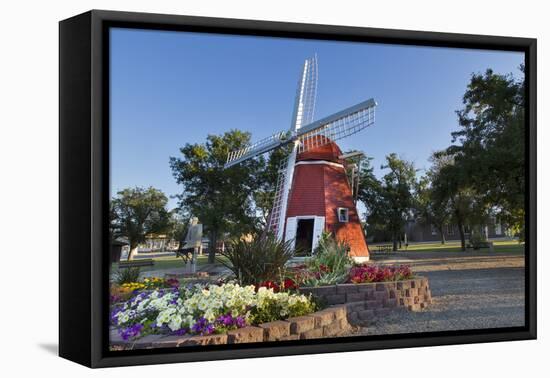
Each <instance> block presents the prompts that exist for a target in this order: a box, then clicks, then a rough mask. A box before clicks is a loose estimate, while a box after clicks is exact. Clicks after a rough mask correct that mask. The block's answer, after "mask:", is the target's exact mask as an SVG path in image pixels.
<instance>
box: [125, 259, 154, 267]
mask: <svg viewBox="0 0 550 378" xmlns="http://www.w3.org/2000/svg"><path fill="white" fill-rule="evenodd" d="M152 265H155V262H154V260H153V259H139V260H129V261H121V262H119V263H118V268H119V269H120V268H135V267H142V266H152Z"/></svg>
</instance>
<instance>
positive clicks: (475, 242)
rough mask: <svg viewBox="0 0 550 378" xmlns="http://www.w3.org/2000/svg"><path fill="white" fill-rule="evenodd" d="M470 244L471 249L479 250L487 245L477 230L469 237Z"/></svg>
mask: <svg viewBox="0 0 550 378" xmlns="http://www.w3.org/2000/svg"><path fill="white" fill-rule="evenodd" d="M470 244H471V246H472V248H473V249H476V250H477V249H480V248H482V247H484V246H485V245H486V244H487V239H486V238H485V236H484V235H483V234H482V233H481V232H479V231H478V230H474V231H473V232H472V235H471V236H470Z"/></svg>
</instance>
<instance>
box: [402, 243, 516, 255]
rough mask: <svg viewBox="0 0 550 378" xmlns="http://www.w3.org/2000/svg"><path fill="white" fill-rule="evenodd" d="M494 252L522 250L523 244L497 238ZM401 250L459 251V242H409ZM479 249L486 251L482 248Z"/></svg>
mask: <svg viewBox="0 0 550 378" xmlns="http://www.w3.org/2000/svg"><path fill="white" fill-rule="evenodd" d="M493 244H494V248H495V252H523V250H524V248H525V245H524V244H519V243H518V242H517V241H516V240H499V241H494V242H493ZM399 251H401V252H405V251H406V252H438V251H440V252H461V249H460V242H459V241H451V242H446V243H445V244H441V242H434V243H417V244H409V247H408V248H407V249H406V250H405V248H402V249H400V250H399ZM481 251H487V249H485V248H483V249H481Z"/></svg>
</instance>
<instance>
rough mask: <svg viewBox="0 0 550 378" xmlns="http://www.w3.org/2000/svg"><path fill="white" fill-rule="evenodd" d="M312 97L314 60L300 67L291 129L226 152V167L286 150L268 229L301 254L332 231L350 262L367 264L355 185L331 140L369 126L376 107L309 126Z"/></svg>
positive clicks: (365, 105) (367, 104)
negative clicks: (347, 247)
mask: <svg viewBox="0 0 550 378" xmlns="http://www.w3.org/2000/svg"><path fill="white" fill-rule="evenodd" d="M316 95H317V57H316V56H315V57H313V58H310V59H307V60H306V61H305V62H304V66H303V69H302V73H301V75H300V79H299V81H298V89H297V92H296V100H295V104H294V112H293V115H292V124H291V126H290V130H289V131H282V132H279V133H276V134H274V135H272V136H270V137H268V138H265V139H263V140H260V141H258V142H256V143H254V144H252V145H250V146H247V147H245V148H243V149H240V150H237V151H233V152H231V153H229V155H228V157H227V162H226V164H225V168H229V167H231V166H233V165H236V164H239V163H241V162H243V161H245V160H248V159H252V158H254V157H256V156H258V155H261V154H264V153H267V152H269V151H272V150H274V149H276V148H281V147H284V146H287V145H291V146H292V147H291V149H292V150H291V152H290V154H289V156H288V158H287V159H286V160H285V161H284V162H283V163H282V164H281V168H280V170H279V176H278V179H277V186H276V190H275V199H274V204H273V209H272V210H271V212H270V215H269V219H268V228H269V229H270V230H271V231H273V232H274V233H275V234H276V235H277V237H278V238H279V239H281V240H292V241H293V242H294V243H295V244H294V245H295V246H296V247H301V248H303V249H305V250H313V249H314V248H315V247H316V246H317V243H318V239H319V237H320V236H321V234H322V232H323V231H328V232H331V233H332V234H333V235H334V236H335V237H336V238H337V239H339V240H345V241H346V242H347V243H348V244H349V245H350V247H351V250H350V255H351V256H352V257H354V258H355V259H356V260H358V261H366V260H368V256H369V251H368V247H367V243H366V241H365V237H364V234H363V231H362V229H361V224H360V221H359V215H358V213H357V208H356V206H355V202H354V200H353V192H352V188H353V187H354V186H355V185H354V183H353V182H352V183H350V182H349V180H348V177H347V175H346V162H345V158H346V156H345V155H343V154H342V151H341V150H340V148H339V147H338V145H337V144H336V143H335V141H337V140H340V139H343V138H346V137H348V136H350V135H353V134H356V133H358V132H360V131H361V130H363V129H365V128H366V127H368V126H371V125H372V124H373V123H374V109H375V107H376V102H375V101H374V100H373V99H369V100H367V101H363V102H361V103H358V104H356V105H353V106H351V107H349V108H347V109H344V110H342V111H340V112H337V113H334V114H332V115H329V116H327V117H325V118H322V119H320V120H317V121H313V113H314V110H315V98H316Z"/></svg>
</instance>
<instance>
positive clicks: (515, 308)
mask: <svg viewBox="0 0 550 378" xmlns="http://www.w3.org/2000/svg"><path fill="white" fill-rule="evenodd" d="M429 258H430V257H429V256H424V258H422V259H420V260H424V261H423V262H422V261H419V260H417V261H415V263H416V264H412V265H413V269H414V270H415V271H416V272H417V273H418V274H419V275H422V276H426V277H428V278H429V279H430V287H431V290H432V296H433V303H432V305H430V306H429V307H428V308H427V309H426V310H423V311H420V312H410V311H407V310H398V311H393V312H392V313H391V314H390V315H389V316H388V317H387V318H384V319H382V320H379V321H378V322H376V323H375V324H369V325H368V326H366V327H361V328H360V329H359V330H358V332H359V334H366V335H377V334H395V333H411V332H433V331H448V330H465V329H480V328H500V327H514V326H523V325H524V322H525V269H524V268H523V265H524V264H523V254H521V255H512V256H508V258H506V257H505V258H504V259H502V258H498V259H494V260H493V261H491V262H488V261H487V259H486V257H485V256H479V260H478V261H475V260H476V259H475V257H474V258H473V259H468V261H461V262H459V261H457V260H454V259H451V260H452V261H447V262H444V261H441V260H439V259H437V260H439V261H437V263H435V264H434V263H432V262H430V261H428V260H429Z"/></svg>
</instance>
